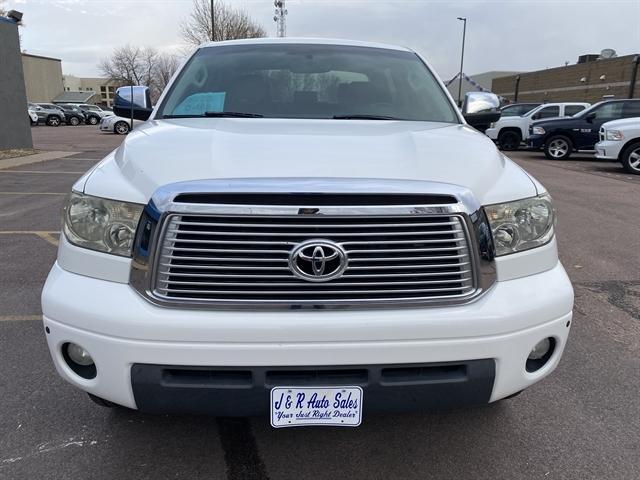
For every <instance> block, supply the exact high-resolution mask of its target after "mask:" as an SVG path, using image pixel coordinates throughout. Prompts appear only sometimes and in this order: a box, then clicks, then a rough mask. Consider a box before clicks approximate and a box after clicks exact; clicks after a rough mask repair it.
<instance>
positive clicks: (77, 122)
mask: <svg viewBox="0 0 640 480" xmlns="http://www.w3.org/2000/svg"><path fill="white" fill-rule="evenodd" d="M69 125H72V126H74V127H77V126H78V125H80V120H78V117H71V118H70V119H69Z"/></svg>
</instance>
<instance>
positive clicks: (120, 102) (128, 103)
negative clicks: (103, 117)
mask: <svg viewBox="0 0 640 480" xmlns="http://www.w3.org/2000/svg"><path fill="white" fill-rule="evenodd" d="M152 111H153V107H152V106H151V95H150V94H149V87H143V86H128V87H120V88H118V89H117V90H116V95H115V98H114V102H113V113H114V114H116V115H117V116H119V117H124V118H131V117H133V118H134V119H136V120H148V119H149V117H150V116H151V112H152Z"/></svg>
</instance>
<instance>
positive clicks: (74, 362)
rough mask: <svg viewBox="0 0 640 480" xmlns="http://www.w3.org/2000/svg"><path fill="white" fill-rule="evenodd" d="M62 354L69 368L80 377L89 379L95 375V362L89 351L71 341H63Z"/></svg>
mask: <svg viewBox="0 0 640 480" xmlns="http://www.w3.org/2000/svg"><path fill="white" fill-rule="evenodd" d="M62 356H63V357H64V361H65V362H67V365H68V366H69V368H70V369H71V370H73V371H74V372H75V373H77V374H78V375H80V376H81V377H82V378H86V379H87V380H91V379H92V378H95V377H96V375H97V373H98V370H97V369H96V364H95V363H94V361H93V358H91V355H90V354H89V352H87V351H86V350H85V349H84V348H82V347H81V346H80V345H77V344H75V343H71V342H69V343H65V344H64V345H62Z"/></svg>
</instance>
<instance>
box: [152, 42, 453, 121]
mask: <svg viewBox="0 0 640 480" xmlns="http://www.w3.org/2000/svg"><path fill="white" fill-rule="evenodd" d="M223 112H227V113H236V114H238V113H241V114H244V116H251V117H268V118H322V119H329V118H358V117H361V118H369V119H372V120H375V119H398V120H418V121H435V122H449V123H459V119H458V116H457V115H456V113H455V110H454V107H453V105H452V104H451V103H450V102H449V100H448V98H447V97H446V95H445V93H444V91H443V89H442V88H441V87H440V85H439V84H438V82H437V81H436V79H435V78H434V76H433V74H432V73H431V72H430V71H429V69H428V68H427V67H426V66H425V64H424V63H423V62H422V61H421V60H420V59H419V58H418V56H417V55H415V54H414V53H411V52H406V51H396V50H389V49H380V48H367V47H351V46H338V45H305V44H277V45H275V44H254V45H229V46H220V47H210V48H203V49H200V50H199V51H198V52H197V53H196V54H195V55H194V56H193V57H192V58H191V60H190V61H189V62H188V63H187V65H186V66H185V67H184V69H183V70H182V71H181V73H180V75H179V76H178V78H177V80H176V81H175V83H174V84H173V86H172V87H171V89H170V90H169V92H168V94H167V96H166V97H165V99H164V101H163V102H162V104H161V105H160V107H159V110H158V113H157V115H156V118H176V117H202V116H222V115H216V114H221V113H223ZM224 116H227V115H224ZM229 116H235V115H229Z"/></svg>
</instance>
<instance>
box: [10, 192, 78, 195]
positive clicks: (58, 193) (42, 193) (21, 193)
mask: <svg viewBox="0 0 640 480" xmlns="http://www.w3.org/2000/svg"><path fill="white" fill-rule="evenodd" d="M0 195H67V193H66V192H65V193H62V192H0Z"/></svg>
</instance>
